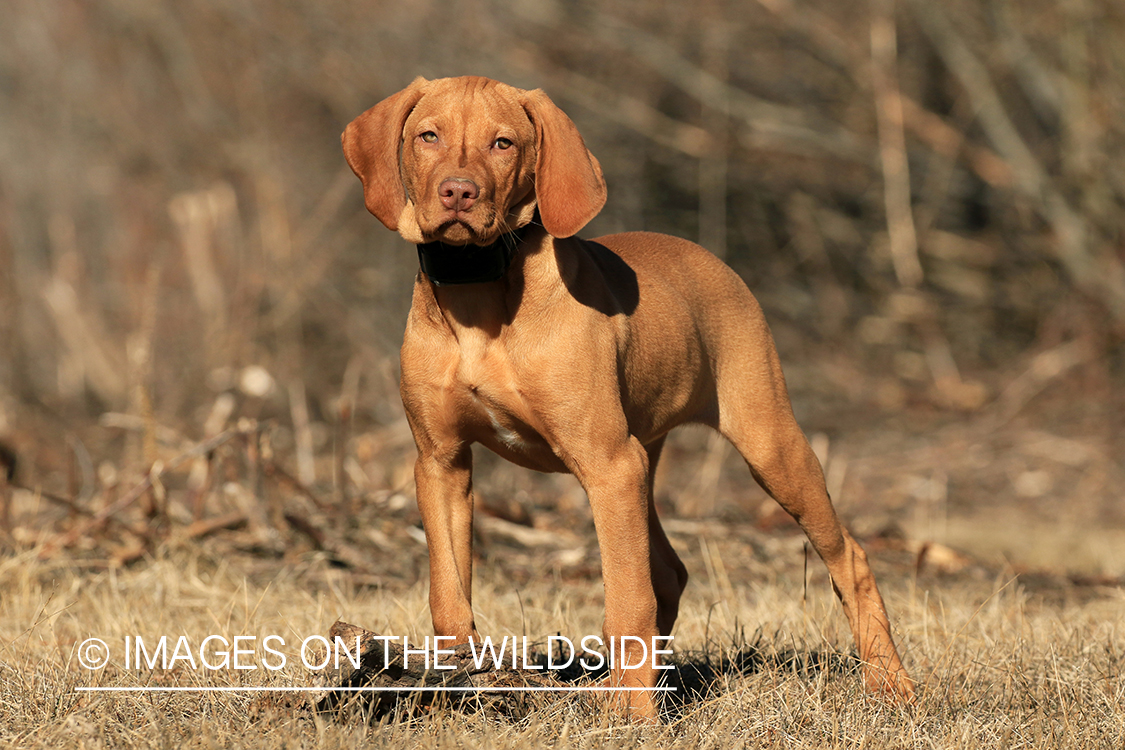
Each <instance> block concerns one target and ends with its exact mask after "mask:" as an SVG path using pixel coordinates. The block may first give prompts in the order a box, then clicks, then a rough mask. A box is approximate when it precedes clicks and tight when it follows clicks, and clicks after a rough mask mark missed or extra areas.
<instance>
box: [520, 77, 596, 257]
mask: <svg viewBox="0 0 1125 750" xmlns="http://www.w3.org/2000/svg"><path fill="white" fill-rule="evenodd" d="M523 107H524V110H525V111H526V112H527V116H528V117H529V118H530V119H531V122H532V123H533V124H534V125H535V135H536V142H537V146H538V151H537V157H536V161H535V197H536V200H537V202H538V204H539V216H540V218H542V219H543V226H544V227H545V228H546V230H547V232H548V233H549V234H551V236H553V237H570V236H572V235H574V234H577V233H578V231H579V230H580V229H582V227H584V226H586V223H587V222H589V221H590V219H592V218H594V217H595V216H597V215H598V212H599V211H601V210H602V206H604V205H605V192H606V191H605V178H604V177H602V168H601V165H600V164H598V160H597V159H595V158H594V155H593V154H591V153H590V152H589V151H588V150H587V149H586V144H585V143H584V142H583V141H582V136H581V135H579V133H578V128H576V127H575V126H574V123H573V122H571V120H570V118H569V117H567V116H566V115H565V114H564V113H563V111H562V110H561V109H559V108H558V107H556V106H555V104H554V102H552V101H551V100H550V99H549V98H548V97H547V95H546V94H544V93H543V92H542V91H540V90H539V89H535V90H534V91H528V92H526V95H525V97H524V102H523Z"/></svg>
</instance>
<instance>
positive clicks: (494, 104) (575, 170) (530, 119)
mask: <svg viewBox="0 0 1125 750" xmlns="http://www.w3.org/2000/svg"><path fill="white" fill-rule="evenodd" d="M342 140H343V145H344V155H345V157H346V158H347V160H348V165H349V166H351V168H352V171H353V172H355V173H356V176H358V177H359V179H360V180H361V181H362V182H363V195H364V201H365V203H366V204H367V210H369V211H370V212H371V213H373V214H374V215H375V216H376V217H377V218H378V219H379V221H381V222H383V224H384V225H386V227H387V228H388V229H392V230H397V231H398V233H399V234H401V235H402V236H403V237H404V238H405V239H407V240H408V241H410V242H414V243H423V242H434V241H441V242H443V243H445V244H447V245H470V244H472V245H488V244H490V243H491V242H493V241H495V240H496V239H497V238H498V237H499V236H500V235H501V234H503V233H505V232H509V231H512V230H514V229H518V228H519V227H522V226H524V225H526V224H528V223H529V222H530V221H531V220H532V218H533V217H534V215H535V209H536V207H538V209H539V215H540V217H541V218H542V221H543V225H544V227H545V228H546V230H547V232H549V233H550V234H551V235H553V236H555V237H570V236H571V235H573V234H576V233H577V232H578V230H580V229H581V228H582V227H583V226H585V225H586V223H587V222H588V221H590V219H592V218H594V216H596V215H597V213H598V211H600V210H601V208H602V206H603V205H604V204H605V196H606V190H605V180H604V179H603V178H602V170H601V166H600V165H599V164H598V160H597V159H595V158H594V156H593V154H591V153H590V152H589V151H588V150H587V149H586V145H585V144H584V143H583V142H582V136H581V135H579V134H578V129H577V128H576V127H575V126H574V123H573V122H571V120H570V118H569V117H567V116H566V115H565V114H563V112H562V110H560V109H559V108H558V107H556V106H555V105H554V103H553V102H552V101H551V100H550V99H549V98H547V95H546V94H544V93H543V92H542V91H540V90H538V89H536V90H534V91H524V90H522V89H517V88H513V87H511V86H507V85H505V84H503V83H499V82H497V81H492V80H489V79H487V78H476V77H469V76H466V77H463V78H442V79H439V80H434V81H427V80H425V79H424V78H417V79H415V80H414V82H413V83H411V84H410V85H409V86H407V87H406V88H405V89H403V90H402V91H400V92H398V93H397V94H394V95H393V96H391V97H388V98H387V99H384V100H383V101H381V102H379V103H378V104H376V105H375V106H374V107H372V108H371V109H369V110H367V111H366V112H364V113H363V114H362V115H360V116H359V117H357V118H356V119H355V120H353V121H352V123H351V124H350V125H348V127H347V129H346V130H345V131H344V135H343V137H342Z"/></svg>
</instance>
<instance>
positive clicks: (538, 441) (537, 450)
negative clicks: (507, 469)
mask: <svg viewBox="0 0 1125 750" xmlns="http://www.w3.org/2000/svg"><path fill="white" fill-rule="evenodd" d="M455 362H456V364H455V366H454V367H453V368H451V375H452V382H451V383H450V384H449V387H450V389H451V390H452V392H453V395H454V398H455V401H456V402H457V405H458V411H460V413H461V414H460V419H461V429H462V430H463V431H464V432H466V433H467V437H470V438H471V439H473V440H474V441H476V442H480V443H481V444H483V445H485V446H486V447H488V448H490V449H491V450H492V451H493V452H495V453H497V454H499V455H501V456H503V457H504V458H507V459H508V460H510V461H513V462H515V463H518V464H521V465H524V466H529V467H531V468H534V469H539V470H541V471H559V470H561V468H562V467H561V464H560V462H559V459H558V457H557V456H556V455H555V452H554V450H553V449H552V447H551V445H550V444H549V443H548V441H547V440H546V439H545V438H544V437H543V435H542V427H541V425H540V424H539V422H540V419H539V415H538V414H536V412H535V411H534V410H533V409H532V408H531V405H530V403H529V401H528V398H527V394H528V392H529V391H531V390H535V387H536V385H535V382H534V380H535V378H536V377H537V374H536V368H534V367H529V366H527V364H526V363H522V362H520V361H518V360H516V359H514V358H513V357H512V356H511V355H510V354H509V352H508V351H507V349H506V347H505V346H504V345H503V343H502V342H499V341H496V340H484V339H482V340H479V341H473V340H472V339H471V338H470V339H468V340H466V338H464V337H462V339H461V340H460V341H459V342H458V346H457V351H456V354H455Z"/></svg>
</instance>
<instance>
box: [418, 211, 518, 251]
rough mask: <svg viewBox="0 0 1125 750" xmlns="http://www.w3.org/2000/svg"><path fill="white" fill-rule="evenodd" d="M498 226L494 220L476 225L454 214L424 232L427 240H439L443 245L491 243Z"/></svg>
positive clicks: (493, 240)
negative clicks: (432, 228) (479, 225)
mask: <svg viewBox="0 0 1125 750" xmlns="http://www.w3.org/2000/svg"><path fill="white" fill-rule="evenodd" d="M499 230H500V227H498V226H496V223H495V222H489V223H488V224H487V225H486V226H482V227H476V226H473V224H471V223H469V222H468V221H467V220H465V219H464V218H461V217H458V216H454V217H451V218H449V219H446V220H445V221H443V222H442V223H440V224H438V226H437V227H436V228H435V229H434V230H433V231H430V232H424V233H423V236H424V237H425V239H426V241H427V242H441V243H442V244H444V245H481V246H484V245H491V244H492V243H493V242H495V241H496V238H497V237H499V236H500V234H501V232H500V231H499Z"/></svg>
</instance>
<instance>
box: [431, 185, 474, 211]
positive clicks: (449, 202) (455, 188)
mask: <svg viewBox="0 0 1125 750" xmlns="http://www.w3.org/2000/svg"><path fill="white" fill-rule="evenodd" d="M438 196H439V197H440V198H441V205H443V206H445V207H446V208H448V209H449V210H451V211H468V210H469V208H470V207H471V206H472V205H473V203H474V202H475V201H476V199H477V198H479V197H480V188H479V187H477V184H476V183H475V182H473V181H472V180H458V179H452V178H451V179H448V180H446V181H444V182H443V183H441V185H440V186H439V187H438Z"/></svg>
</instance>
